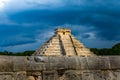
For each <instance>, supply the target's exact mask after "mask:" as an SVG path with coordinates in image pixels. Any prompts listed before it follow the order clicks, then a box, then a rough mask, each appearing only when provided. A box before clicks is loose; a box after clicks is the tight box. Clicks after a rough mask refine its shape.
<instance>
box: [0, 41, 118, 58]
mask: <svg viewBox="0 0 120 80" xmlns="http://www.w3.org/2000/svg"><path fill="white" fill-rule="evenodd" d="M90 50H91V51H92V52H94V53H95V54H96V55H120V43H118V44H116V45H114V46H113V47H112V48H110V49H108V48H103V49H97V48H91V49H90ZM34 52H35V51H34V50H29V51H24V52H16V53H13V52H8V51H4V52H0V55H10V56H31V55H32V54H33V53H34Z"/></svg>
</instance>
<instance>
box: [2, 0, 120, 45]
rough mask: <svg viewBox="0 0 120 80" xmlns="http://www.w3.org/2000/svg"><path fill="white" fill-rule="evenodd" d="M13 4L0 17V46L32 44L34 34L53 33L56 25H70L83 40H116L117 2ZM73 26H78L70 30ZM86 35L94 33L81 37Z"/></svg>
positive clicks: (119, 37)
mask: <svg viewBox="0 0 120 80" xmlns="http://www.w3.org/2000/svg"><path fill="white" fill-rule="evenodd" d="M13 2H14V3H13V4H10V5H9V6H8V7H10V6H11V5H13V6H12V8H13V10H11V9H9V8H8V9H7V11H6V12H7V13H6V15H4V16H3V17H2V19H1V17H0V21H1V22H0V34H1V35H0V36H1V42H2V43H0V46H10V45H13V46H14V45H21V44H29V43H35V42H36V37H37V36H36V35H39V34H43V33H45V32H47V31H48V30H53V29H55V28H56V27H57V26H63V27H67V25H70V26H68V27H69V28H71V29H72V30H73V33H74V34H75V35H77V36H78V35H79V34H81V33H84V34H83V35H82V36H81V37H83V38H89V37H90V38H91V36H92V35H95V36H92V38H94V37H97V39H102V40H103V39H104V40H108V41H112V40H115V41H118V40H120V27H119V26H120V1H119V0H54V1H48V0H44V1H41V0H37V1H35V0H34V1H33V0H31V1H29V0H27V1H25V0H21V1H20V3H21V4H24V5H23V7H22V6H21V5H17V7H15V6H16V2H17V1H13ZM14 5H15V6H14ZM17 10H18V11H17ZM66 24H67V25H66ZM75 25H78V27H74V26H75ZM80 26H83V27H84V28H85V30H82V29H81V28H82V27H80ZM91 26H92V27H93V28H92V29H91ZM86 32H89V33H90V32H95V34H93V33H90V34H92V35H90V34H85V33H86ZM48 35H49V34H48ZM43 37H45V36H43ZM43 37H40V39H41V40H42V39H43ZM9 40H10V41H9ZM101 43H102V41H101ZM109 43H110V42H109ZM103 44H104V43H103Z"/></svg>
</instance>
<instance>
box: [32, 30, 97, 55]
mask: <svg viewBox="0 0 120 80" xmlns="http://www.w3.org/2000/svg"><path fill="white" fill-rule="evenodd" d="M33 55H42V56H50V55H51V56H76V55H77V56H93V55H95V54H93V53H92V52H91V51H90V50H89V49H88V48H86V47H85V46H84V45H83V44H82V43H81V42H80V41H79V40H78V39H76V38H75V37H74V36H73V35H72V34H71V30H70V29H69V28H57V29H55V33H54V35H53V36H52V37H51V38H50V39H49V40H48V41H47V42H45V44H44V45H43V46H42V47H41V48H39V49H38V50H37V51H36V52H35V53H34V54H33Z"/></svg>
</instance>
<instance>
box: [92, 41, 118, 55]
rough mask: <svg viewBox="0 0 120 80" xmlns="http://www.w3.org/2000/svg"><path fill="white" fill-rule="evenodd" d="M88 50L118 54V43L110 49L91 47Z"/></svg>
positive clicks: (99, 53) (101, 53)
mask: <svg viewBox="0 0 120 80" xmlns="http://www.w3.org/2000/svg"><path fill="white" fill-rule="evenodd" d="M90 50H91V51H92V52H94V53H95V54H97V55H120V43H118V44H116V45H114V46H113V47H112V48H110V49H108V48H103V49H97V48H91V49H90Z"/></svg>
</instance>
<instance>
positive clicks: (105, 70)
mask: <svg viewBox="0 0 120 80" xmlns="http://www.w3.org/2000/svg"><path fill="white" fill-rule="evenodd" d="M119 62H120V57H119V56H96V55H94V54H93V53H92V52H90V50H89V49H87V48H86V47H85V46H84V45H83V44H82V43H80V42H79V41H78V40H77V39H76V38H75V37H74V36H73V35H71V31H70V29H64V28H60V29H56V31H55V35H54V36H53V37H52V38H51V39H50V40H48V41H47V42H46V43H45V44H44V45H43V46H42V47H41V48H40V49H38V50H37V51H36V52H35V53H34V54H33V56H22V57H17V56H0V80H120V63H119Z"/></svg>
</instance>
